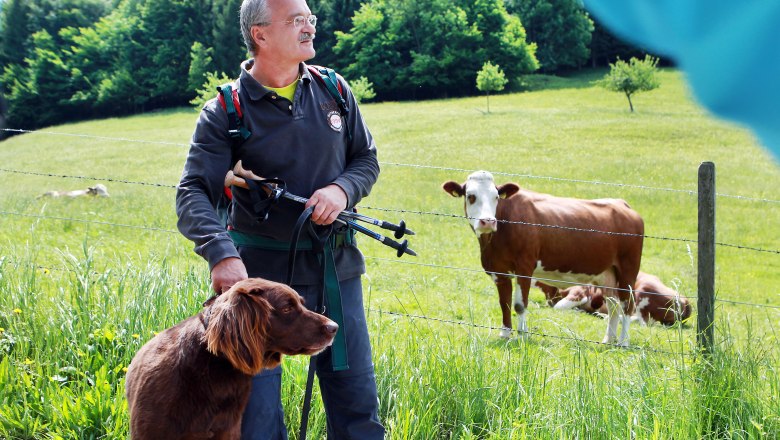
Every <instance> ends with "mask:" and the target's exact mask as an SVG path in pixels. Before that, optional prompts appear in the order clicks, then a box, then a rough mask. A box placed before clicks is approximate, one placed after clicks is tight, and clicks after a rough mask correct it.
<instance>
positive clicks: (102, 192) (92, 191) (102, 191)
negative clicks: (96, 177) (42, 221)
mask: <svg viewBox="0 0 780 440" xmlns="http://www.w3.org/2000/svg"><path fill="white" fill-rule="evenodd" d="M81 196H100V197H108V189H107V188H106V186H105V185H103V184H101V183H98V184H97V185H95V186H90V187H89V188H87V189H78V190H74V191H47V192H45V193H43V194H41V195H40V197H81Z"/></svg>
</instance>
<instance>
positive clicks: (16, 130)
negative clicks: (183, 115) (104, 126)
mask: <svg viewBox="0 0 780 440" xmlns="http://www.w3.org/2000/svg"><path fill="white" fill-rule="evenodd" d="M0 131H7V132H9V133H27V134H48V135H55V136H70V137H77V138H84V139H97V140H101V141H120V142H133V143H137V144H156V145H171V146H175V147H189V146H190V144H183V143H180V142H164V141H148V140H144V139H131V138H120V137H110V136H95V135H90V134H79V133H64V132H59V131H44V130H23V129H20V128H3V129H0Z"/></svg>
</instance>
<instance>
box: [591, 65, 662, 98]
mask: <svg viewBox="0 0 780 440" xmlns="http://www.w3.org/2000/svg"><path fill="white" fill-rule="evenodd" d="M657 65H658V58H653V57H651V56H650V55H645V59H644V60H642V61H640V60H638V59H636V58H634V57H632V58H631V59H630V60H629V61H628V63H626V62H625V61H623V60H621V59H619V58H618V60H617V61H616V62H615V64H610V65H609V67H610V70H609V73H608V74H607V75H606V76H604V78H603V79H602V80H601V81H599V84H600V85H601V86H602V87H604V88H605V89H607V90H610V91H613V92H623V93H625V94H626V98H627V99H628V106H629V108H631V111H632V112H633V111H634V104H633V103H631V95H633V94H634V93H636V92H645V91H648V90H653V89H656V88H658V86H659V82H658V79H657V78H656V77H655V73H656V72H657V71H658V69H657V67H656V66H657Z"/></svg>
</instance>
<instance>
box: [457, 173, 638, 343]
mask: <svg viewBox="0 0 780 440" xmlns="http://www.w3.org/2000/svg"><path fill="white" fill-rule="evenodd" d="M442 188H443V189H444V191H446V192H447V193H449V194H450V195H452V196H453V197H465V210H466V216H467V217H468V218H469V222H470V224H471V228H472V229H473V230H474V232H475V233H476V234H477V237H478V239H479V247H480V252H481V257H482V267H483V268H484V269H485V271H486V272H488V273H489V274H491V277H492V278H493V280H494V282H495V283H496V287H497V288H498V299H499V303H500V305H501V311H502V313H503V329H502V330H501V335H502V336H503V337H509V336H510V335H511V331H512V317H511V312H512V308H511V304H513V305H514V309H515V312H517V314H518V324H517V330H518V331H519V332H521V334H524V333H525V332H527V331H528V324H527V316H526V315H527V307H528V291H529V290H530V288H531V277H534V278H537V279H542V280H544V281H543V282H545V283H547V284H550V285H553V286H555V287H558V288H566V287H570V286H571V284H566V283H565V282H569V283H571V282H575V283H582V284H596V285H601V286H616V287H618V289H622V290H613V289H609V290H610V292H608V293H607V295H608V296H614V297H616V298H617V300H618V304H619V305H620V306H621V307H617V304H615V305H614V306H612V307H610V309H609V322H608V324H607V333H606V336H605V337H604V342H609V343H611V342H615V340H617V342H618V344H620V345H628V327H629V324H630V319H629V317H630V316H631V314H632V313H633V312H634V302H633V297H632V295H631V293H630V289H631V288H632V284H633V283H634V280H636V275H637V272H639V264H640V262H641V259H642V242H643V235H644V222H643V221H642V218H641V217H640V216H639V214H637V213H636V211H634V210H633V209H631V208H630V207H629V206H628V204H627V203H626V202H624V201H623V200H617V199H600V200H581V199H572V198H561V197H555V196H551V195H548V194H540V193H536V192H533V191H529V190H524V189H521V188H520V187H519V186H518V185H517V184H515V183H506V184H503V185H501V186H498V187H497V186H496V184H495V183H494V181H493V175H492V174H490V173H489V172H486V171H477V172H475V173H472V174H471V175H469V176H468V178H467V180H466V182H465V183H464V184H459V183H457V182H454V181H449V182H445V183H444V184H443V185H442ZM539 225H545V226H539ZM507 274H515V275H517V277H516V279H517V285H518V287H519V288H518V289H517V291H516V292H515V297H514V301H513V300H512V278H513V277H512V276H511V275H507ZM559 281H563V283H561V282H559ZM618 309H620V310H618ZM619 320H621V321H622V330H621V333H620V338H617V326H618V321H619Z"/></svg>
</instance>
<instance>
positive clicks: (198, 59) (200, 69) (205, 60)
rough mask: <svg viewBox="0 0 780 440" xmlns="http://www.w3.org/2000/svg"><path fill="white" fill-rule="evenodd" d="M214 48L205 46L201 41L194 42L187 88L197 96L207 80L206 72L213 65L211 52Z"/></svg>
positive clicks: (191, 50)
mask: <svg viewBox="0 0 780 440" xmlns="http://www.w3.org/2000/svg"><path fill="white" fill-rule="evenodd" d="M212 52H213V50H212V49H211V48H210V47H204V46H203V45H202V44H200V43H199V42H197V41H196V42H194V43H192V49H190V71H189V74H188V75H187V84H188V85H187V88H188V89H189V91H190V92H192V95H193V96H195V94H196V93H197V91H198V89H200V88H201V86H203V83H204V82H205V81H206V74H207V73H208V72H209V66H211V64H212V63H211V54H212Z"/></svg>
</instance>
